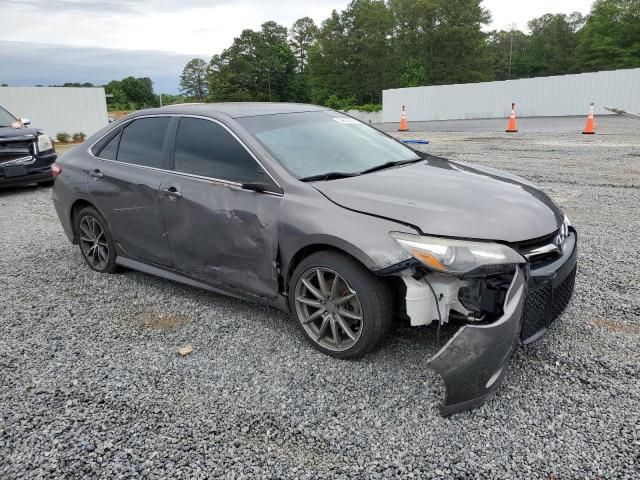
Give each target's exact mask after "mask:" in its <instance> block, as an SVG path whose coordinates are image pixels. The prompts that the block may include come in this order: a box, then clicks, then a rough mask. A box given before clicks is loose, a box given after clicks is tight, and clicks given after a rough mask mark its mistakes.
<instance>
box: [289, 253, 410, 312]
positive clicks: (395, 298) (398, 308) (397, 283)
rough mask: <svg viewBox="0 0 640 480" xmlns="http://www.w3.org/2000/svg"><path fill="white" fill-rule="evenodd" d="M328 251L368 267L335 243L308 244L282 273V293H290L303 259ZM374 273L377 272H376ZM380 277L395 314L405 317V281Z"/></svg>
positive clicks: (390, 277)
mask: <svg viewBox="0 0 640 480" xmlns="http://www.w3.org/2000/svg"><path fill="white" fill-rule="evenodd" d="M326 251H328V252H337V253H341V254H343V255H347V256H349V257H350V258H353V259H354V260H355V261H356V262H358V263H360V264H361V265H362V266H364V267H365V268H367V266H366V265H364V263H362V262H361V261H360V260H359V259H358V258H356V257H354V256H353V255H351V254H350V253H349V252H347V251H345V250H342V249H341V248H338V247H334V246H333V245H327V244H322V243H318V244H313V245H308V246H306V247H303V248H301V249H300V250H298V251H297V252H296V253H295V255H294V256H293V257H292V258H291V261H290V262H289V266H288V268H287V271H286V272H284V273H286V276H285V277H283V275H282V274H281V275H280V288H281V291H282V293H284V294H285V295H288V293H289V284H290V283H291V277H292V276H293V272H294V270H295V269H296V267H297V266H298V265H299V264H300V262H302V260H304V259H305V258H307V257H308V256H309V255H312V254H314V253H316V252H326ZM367 270H368V268H367ZM373 273H374V274H375V272H373ZM378 278H379V279H380V280H381V281H382V283H383V284H384V285H385V286H386V287H387V288H388V289H389V291H390V293H391V299H392V305H393V307H394V310H395V311H394V316H398V317H400V318H404V315H403V312H402V310H403V308H404V304H403V302H402V301H401V300H402V299H404V291H403V290H402V289H403V288H404V283H403V282H402V280H401V279H400V278H399V277H395V276H378Z"/></svg>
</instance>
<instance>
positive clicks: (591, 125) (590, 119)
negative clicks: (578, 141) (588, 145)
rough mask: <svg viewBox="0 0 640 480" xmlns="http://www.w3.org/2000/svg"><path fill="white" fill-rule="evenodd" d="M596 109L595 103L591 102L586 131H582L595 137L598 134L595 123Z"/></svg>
mask: <svg viewBox="0 0 640 480" xmlns="http://www.w3.org/2000/svg"><path fill="white" fill-rule="evenodd" d="M594 107H595V105H594V103H593V102H591V105H590V107H589V116H588V117H587V124H586V125H585V126H584V130H583V131H582V133H584V134H585V135H593V134H594V133H596V124H595V122H594V121H593V110H594Z"/></svg>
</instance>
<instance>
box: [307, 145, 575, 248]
mask: <svg viewBox="0 0 640 480" xmlns="http://www.w3.org/2000/svg"><path fill="white" fill-rule="evenodd" d="M313 186H314V187H315V188H316V189H318V190H319V191H320V192H322V193H323V194H324V195H325V196H326V197H327V198H329V199H330V200H331V201H333V202H335V203H337V204H338V205H341V206H342V207H345V208H348V209H350V210H355V211H358V212H361V213H366V214H370V215H375V216H380V217H385V218H388V219H392V220H395V221H399V222H402V223H405V224H410V225H412V226H414V227H416V228H418V229H419V230H421V231H422V233H424V234H429V235H440V236H445V237H461V238H468V239H482V240H496V241H504V242H519V241H523V240H531V239H534V238H539V237H542V236H545V235H548V234H550V233H553V232H554V231H556V230H557V229H558V228H559V227H560V226H561V225H562V221H563V219H564V214H563V213H562V211H561V210H560V209H559V208H558V207H557V206H556V205H555V203H554V202H553V201H552V200H551V199H550V198H549V197H548V196H547V195H546V194H545V193H544V192H542V191H541V190H539V189H538V188H536V187H535V186H534V185H532V184H531V183H529V182H527V181H526V180H524V179H521V178H519V177H516V176H514V175H510V174H508V173H506V172H501V171H499V170H495V169H492V168H488V167H481V166H478V165H471V164H467V163H462V162H452V161H449V160H446V159H443V158H439V157H433V156H426V157H425V160H424V161H421V162H417V163H414V164H409V165H405V166H401V167H396V168H389V169H386V170H381V171H378V172H374V173H369V174H365V175H360V176H356V177H349V178H344V179H339V180H331V181H326V182H315V183H313Z"/></svg>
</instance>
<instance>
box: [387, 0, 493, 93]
mask: <svg viewBox="0 0 640 480" xmlns="http://www.w3.org/2000/svg"><path fill="white" fill-rule="evenodd" d="M480 3H481V2H480V0H456V1H451V0H389V8H390V10H391V13H392V14H393V18H394V23H395V28H394V50H395V52H396V55H397V56H398V57H399V58H404V59H406V60H408V61H409V63H410V64H415V63H414V62H418V63H420V64H422V65H423V67H424V72H425V75H426V79H425V80H426V84H444V83H465V82H475V81H480V80H489V79H490V73H489V71H488V68H487V65H486V63H485V62H484V53H485V52H484V49H485V37H486V35H485V34H484V33H483V31H482V27H483V26H484V25H486V24H488V23H489V21H490V20H491V15H490V14H489V11H488V10H486V9H484V8H482V6H481V4H480Z"/></svg>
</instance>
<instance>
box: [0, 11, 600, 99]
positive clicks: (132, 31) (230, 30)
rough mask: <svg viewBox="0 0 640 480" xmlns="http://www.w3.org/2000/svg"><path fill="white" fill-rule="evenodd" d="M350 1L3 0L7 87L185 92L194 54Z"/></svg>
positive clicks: (0, 65) (514, 22)
mask: <svg viewBox="0 0 640 480" xmlns="http://www.w3.org/2000/svg"><path fill="white" fill-rule="evenodd" d="M347 4H348V0H306V1H301V0H280V1H273V0H272V1H260V0H183V1H181V0H162V1H159V0H106V1H96V0H0V12H1V14H0V83H8V84H9V85H21V86H22V85H25V86H26V85H37V84H42V85H50V84H59V83H64V82H81V83H83V82H92V83H98V84H100V83H106V82H108V81H109V80H112V79H121V78H124V77H126V76H129V75H133V76H150V77H151V78H152V80H153V81H154V88H155V90H156V91H157V92H166V93H177V91H178V82H179V75H180V72H181V71H182V68H183V66H184V64H185V63H186V62H187V61H188V60H189V59H191V58H193V57H196V56H198V57H202V58H205V59H207V60H208V59H209V58H210V57H211V56H212V55H213V54H215V53H220V52H221V51H222V50H223V49H224V48H226V47H228V46H229V45H230V44H231V42H232V41H233V38H234V37H236V36H238V35H239V34H240V32H241V31H242V30H243V29H245V28H253V29H258V28H259V27H260V25H261V24H262V23H264V22H265V21H268V20H275V21H276V22H278V23H280V24H282V25H285V26H290V25H291V24H292V23H293V22H294V21H295V20H296V19H298V18H300V17H303V16H310V17H312V18H313V19H314V20H315V21H316V22H317V23H318V24H320V23H321V22H322V20H324V19H325V18H327V17H328V16H329V15H330V13H331V11H332V10H333V9H337V10H341V9H343V8H344V7H345V6H346V5H347ZM591 4H592V0H536V1H523V0H484V1H483V5H484V7H485V8H488V9H489V10H490V11H491V14H492V17H493V22H492V24H491V25H490V26H488V27H487V29H494V28H495V29H509V28H511V27H512V26H515V28H520V29H522V30H524V29H526V24H527V21H528V20H530V19H532V18H535V17H538V16H540V15H543V14H545V13H571V12H573V11H579V12H581V13H583V14H586V13H588V12H589V10H590V7H591Z"/></svg>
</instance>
